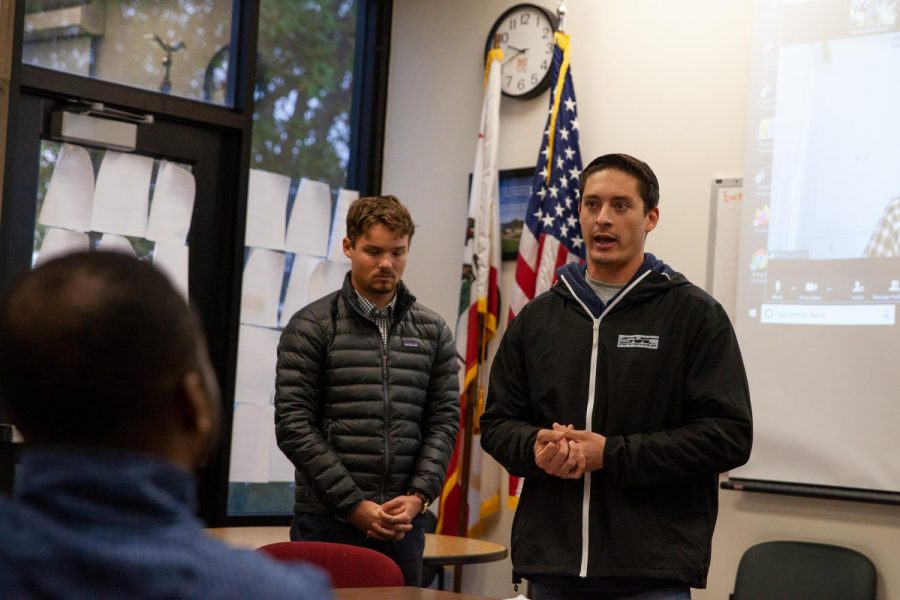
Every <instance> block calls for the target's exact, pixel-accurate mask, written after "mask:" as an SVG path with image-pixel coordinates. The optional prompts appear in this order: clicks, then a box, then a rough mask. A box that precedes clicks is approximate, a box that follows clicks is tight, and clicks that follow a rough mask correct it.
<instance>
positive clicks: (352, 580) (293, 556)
mask: <svg viewBox="0 0 900 600" xmlns="http://www.w3.org/2000/svg"><path fill="white" fill-rule="evenodd" d="M257 550H258V551H259V552H265V553H266V554H268V555H269V556H271V557H273V558H276V559H278V560H283V561H292V560H302V561H306V562H308V563H312V564H314V565H316V566H317V567H320V568H322V569H323V570H325V571H326V572H327V573H328V574H329V575H330V576H331V584H332V585H333V586H334V587H336V588H354V587H400V586H402V585H403V572H402V571H400V567H398V566H397V563H395V562H394V561H393V560H391V559H390V558H388V557H387V556H385V555H384V554H382V553H381V552H376V551H375V550H370V549H369V548H362V547H360V546H351V545H349V544H332V543H331V542H276V543H274V544H266V545H265V546H262V547H260V548H257Z"/></svg>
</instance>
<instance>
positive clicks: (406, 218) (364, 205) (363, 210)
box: [347, 196, 416, 246]
mask: <svg viewBox="0 0 900 600" xmlns="http://www.w3.org/2000/svg"><path fill="white" fill-rule="evenodd" d="M379 223H380V224H381V225H384V226H385V227H387V228H388V229H390V230H391V231H393V232H394V233H395V234H397V236H399V237H403V236H404V235H408V236H409V238H410V239H412V236H413V234H414V233H415V232H416V226H415V224H414V223H413V220H412V216H411V215H410V214H409V210H408V209H407V208H406V207H405V206H403V203H402V202H400V200H399V199H397V197H396V196H366V197H363V198H357V199H356V200H354V201H353V203H352V204H351V205H350V209H349V210H348V211H347V238H348V239H349V240H350V245H351V246H356V240H358V239H359V238H360V237H362V236H364V235H365V234H366V232H367V231H368V230H369V228H370V227H372V226H373V225H375V224H379Z"/></svg>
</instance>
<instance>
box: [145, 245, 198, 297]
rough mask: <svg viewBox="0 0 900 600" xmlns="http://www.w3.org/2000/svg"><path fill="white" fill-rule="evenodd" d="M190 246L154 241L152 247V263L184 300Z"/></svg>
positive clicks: (186, 288) (186, 293)
mask: <svg viewBox="0 0 900 600" xmlns="http://www.w3.org/2000/svg"><path fill="white" fill-rule="evenodd" d="M190 257H191V255H190V248H188V247H187V246H185V245H184V244H166V243H163V242H156V247H155V248H154V249H153V265H154V266H155V267H157V268H158V269H159V270H160V271H162V272H163V273H165V274H166V275H167V276H168V277H169V279H170V280H171V281H172V284H173V285H174V286H175V289H177V290H178V291H179V292H181V295H182V296H184V298H185V300H187V299H188V298H189V295H188V276H189V271H188V265H189V264H190Z"/></svg>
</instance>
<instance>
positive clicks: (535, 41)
mask: <svg viewBox="0 0 900 600" xmlns="http://www.w3.org/2000/svg"><path fill="white" fill-rule="evenodd" d="M555 29H556V17H555V16H554V15H552V14H551V13H550V12H549V11H547V10H546V9H544V8H541V7H540V6H536V5H534V4H516V5H515V6H512V7H510V8H509V9H508V10H507V11H506V12H504V13H503V14H502V15H500V16H499V17H498V18H497V20H496V21H495V22H494V25H493V26H492V27H491V31H490V33H489V34H488V38H487V44H486V45H485V50H484V55H485V58H487V53H488V51H489V50H490V49H491V47H492V46H493V42H494V36H495V35H499V36H500V48H501V49H502V50H503V66H502V69H501V79H500V87H501V89H502V90H503V94H504V95H505V96H509V97H511V98H518V99H520V100H525V99H528V98H534V97H535V96H538V95H540V94H541V92H543V91H544V90H546V89H547V88H548V87H549V86H550V66H551V65H552V64H553V32H554V31H555Z"/></svg>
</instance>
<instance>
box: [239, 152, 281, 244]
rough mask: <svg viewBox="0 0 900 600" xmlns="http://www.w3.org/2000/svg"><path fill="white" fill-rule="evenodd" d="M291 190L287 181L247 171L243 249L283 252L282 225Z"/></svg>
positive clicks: (258, 172) (279, 176)
mask: <svg viewBox="0 0 900 600" xmlns="http://www.w3.org/2000/svg"><path fill="white" fill-rule="evenodd" d="M290 188H291V178H290V177H286V176H285V175H279V174H278V173H270V172H268V171H261V170H259V169H250V190H249V192H248V194H247V231H246V236H245V237H244V245H246V246H250V247H252V248H268V249H270V250H284V229H285V225H284V224H285V219H286V217H285V214H286V213H287V200H288V192H289V191H290Z"/></svg>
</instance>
